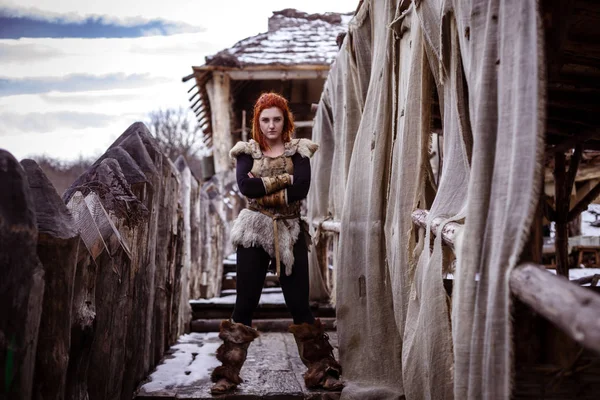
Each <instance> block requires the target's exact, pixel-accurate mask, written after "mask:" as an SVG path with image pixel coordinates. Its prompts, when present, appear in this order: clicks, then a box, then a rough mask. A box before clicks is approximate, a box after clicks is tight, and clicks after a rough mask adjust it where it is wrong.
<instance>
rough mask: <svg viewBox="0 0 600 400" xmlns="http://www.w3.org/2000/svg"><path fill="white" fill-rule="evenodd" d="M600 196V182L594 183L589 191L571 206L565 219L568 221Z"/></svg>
mask: <svg viewBox="0 0 600 400" xmlns="http://www.w3.org/2000/svg"><path fill="white" fill-rule="evenodd" d="M598 196H600V182H598V183H596V186H594V187H593V188H592V189H590V191H589V192H588V193H587V194H586V195H585V196H583V198H582V199H581V200H579V202H578V203H577V204H575V206H573V208H572V209H571V210H570V211H569V214H568V216H567V219H568V220H569V221H571V220H573V219H575V218H576V217H577V216H578V215H579V214H581V213H582V212H583V211H585V210H586V209H587V208H588V206H589V205H590V204H591V203H592V202H593V201H594V200H595V199H596V198H597V197H598Z"/></svg>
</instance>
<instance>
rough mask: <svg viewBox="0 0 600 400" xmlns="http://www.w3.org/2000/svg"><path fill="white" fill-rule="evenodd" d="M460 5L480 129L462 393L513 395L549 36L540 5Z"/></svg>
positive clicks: (462, 303)
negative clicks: (515, 311) (515, 334)
mask: <svg viewBox="0 0 600 400" xmlns="http://www.w3.org/2000/svg"><path fill="white" fill-rule="evenodd" d="M453 9H454V14H455V16H456V24H457V31H458V32H459V38H460V52H461V57H462V62H463V65H464V71H465V77H466V81H467V85H468V88H469V100H468V101H469V117H470V122H471V129H472V132H473V155H472V162H471V174H470V177H469V187H468V195H467V212H466V218H465V230H464V237H463V238H462V246H461V247H460V250H459V251H458V254H457V256H458V263H457V268H458V271H457V274H456V275H455V288H454V294H453V302H452V305H453V310H452V317H453V318H452V321H453V340H454V352H455V395H456V398H457V399H506V398H509V396H510V384H511V376H510V371H511V347H512V343H511V323H510V310H509V306H510V293H509V286H508V278H509V274H510V272H511V270H512V268H513V267H514V266H515V265H516V263H517V261H518V258H519V255H520V253H521V251H522V249H523V246H524V245H525V243H526V241H527V237H528V232H529V230H530V227H531V223H532V219H533V215H534V210H535V209H536V205H537V200H538V198H539V192H540V190H541V182H542V178H541V177H542V173H543V163H542V158H543V153H544V132H543V129H544V120H545V93H544V88H545V86H546V85H545V82H544V79H545V73H544V71H543V66H544V58H543V54H540V52H541V51H542V49H543V44H542V38H543V33H542V29H541V23H540V16H539V15H538V4H537V2H536V1H535V0H505V1H500V0H470V1H468V0H454V1H453ZM466 33H468V34H466ZM477 273H478V274H479V280H478V281H476V280H475V277H476V274H477Z"/></svg>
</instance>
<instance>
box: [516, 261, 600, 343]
mask: <svg viewBox="0 0 600 400" xmlns="http://www.w3.org/2000/svg"><path fill="white" fill-rule="evenodd" d="M510 289H511V292H512V293H513V294H514V295H515V296H517V297H518V298H519V299H520V300H521V301H523V302H524V303H525V304H527V305H529V306H530V307H531V308H532V309H533V310H535V311H536V312H538V313H539V314H541V315H542V316H544V317H545V318H547V319H548V320H549V321H551V322H552V323H554V324H555V325H556V326H558V327H559V328H560V329H562V330H563V331H564V332H565V333H567V334H568V335H569V337H571V338H573V339H574V340H575V341H577V342H578V343H581V344H583V345H584V346H586V347H588V348H590V349H592V350H594V351H596V352H600V318H598V316H599V310H600V296H599V295H598V294H597V293H594V292H593V291H591V290H589V289H586V288H582V287H580V286H578V285H575V284H573V283H572V282H569V281H568V280H566V279H564V278H561V277H560V276H555V275H554V274H551V273H549V272H547V271H545V270H543V269H542V268H540V266H539V265H533V264H523V265H520V266H518V267H516V268H515V269H514V270H513V271H512V272H511V274H510Z"/></svg>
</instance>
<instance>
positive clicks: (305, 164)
mask: <svg viewBox="0 0 600 400" xmlns="http://www.w3.org/2000/svg"><path fill="white" fill-rule="evenodd" d="M253 162H254V161H253V160H252V157H251V156H250V155H248V154H241V155H240V156H238V158H237V167H236V178H237V184H238V187H239V188H240V192H242V194H243V195H244V196H246V197H249V198H253V199H261V198H264V199H263V200H265V201H267V200H268V199H267V198H268V197H269V196H275V197H281V196H284V198H287V203H288V204H291V203H293V202H294V201H299V200H302V199H304V198H306V195H307V194H308V190H309V189H310V173H311V171H310V161H309V159H308V158H307V157H302V156H301V155H300V154H294V155H293V156H292V162H293V163H294V178H293V179H290V180H289V183H287V187H286V188H284V189H280V190H277V191H276V192H274V193H272V194H270V193H269V194H268V193H267V190H266V189H265V184H264V183H263V180H262V179H261V178H254V177H251V176H249V173H250V170H251V169H252V164H253ZM281 179H283V178H281ZM292 182H293V183H292Z"/></svg>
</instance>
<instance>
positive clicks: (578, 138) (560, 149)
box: [547, 129, 600, 153]
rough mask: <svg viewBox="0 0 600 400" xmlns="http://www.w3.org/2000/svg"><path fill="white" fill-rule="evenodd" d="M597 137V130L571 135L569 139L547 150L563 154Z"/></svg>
mask: <svg viewBox="0 0 600 400" xmlns="http://www.w3.org/2000/svg"><path fill="white" fill-rule="evenodd" d="M599 135H600V131H599V130H598V129H590V130H587V131H585V132H581V133H578V134H576V135H573V136H572V137H571V138H569V139H565V140H564V141H563V142H561V143H559V144H557V145H556V146H552V147H549V148H548V149H547V150H548V151H553V152H555V153H564V152H565V151H567V150H569V149H572V148H574V147H575V146H576V145H577V144H581V143H585V142H586V141H588V140H590V139H594V138H597V137H598V136H599Z"/></svg>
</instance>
